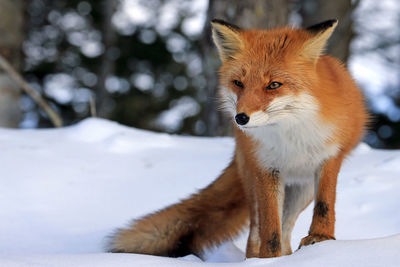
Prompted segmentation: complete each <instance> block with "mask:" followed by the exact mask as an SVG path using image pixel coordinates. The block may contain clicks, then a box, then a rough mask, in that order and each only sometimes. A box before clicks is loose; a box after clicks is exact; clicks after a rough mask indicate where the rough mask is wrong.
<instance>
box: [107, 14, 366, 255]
mask: <svg viewBox="0 0 400 267" xmlns="http://www.w3.org/2000/svg"><path fill="white" fill-rule="evenodd" d="M211 24H212V37H213V40H214V42H215V44H216V46H217V49H218V52H219V55H220V59H221V61H222V66H221V68H220V71H219V74H220V88H219V96H220V99H221V103H222V105H223V107H224V109H225V110H226V111H227V113H228V114H229V117H230V118H231V119H232V122H233V124H234V132H235V141H236V148H235V154H234V156H233V159H232V161H231V163H230V164H229V166H228V167H227V168H226V169H225V170H224V171H223V173H222V174H221V175H220V176H219V177H218V178H217V179H216V180H215V181H214V182H213V183H212V184H210V185H209V186H208V187H206V188H204V189H202V190H201V191H200V192H198V193H197V194H194V195H192V196H190V197H189V198H187V199H185V200H183V201H181V202H179V203H177V204H175V205H172V206H169V207H167V208H165V209H162V210H160V211H158V212H156V213H153V214H150V215H147V216H145V217H143V218H141V219H139V220H137V221H134V222H133V223H132V224H131V225H130V226H129V227H128V228H127V229H121V230H118V231H117V232H116V233H115V235H114V236H113V237H112V240H111V242H110V251H111V252H128V253H129V252H131V253H143V254H153V255H168V256H184V255H187V254H190V253H193V254H196V255H200V256H201V254H202V252H203V251H204V249H205V248H209V247H211V246H214V245H218V244H220V243H221V242H223V241H225V240H228V239H231V238H233V237H234V236H235V235H237V234H238V233H239V232H240V231H241V230H242V229H243V228H244V227H245V226H248V225H249V227H250V232H249V237H248V242H247V247H246V257H247V258H250V257H260V258H265V257H277V256H281V255H287V254H291V253H292V249H291V247H290V239H291V232H292V229H293V226H294V224H295V221H296V219H297V217H298V215H299V214H300V212H301V211H302V210H304V209H305V208H306V207H307V205H309V204H310V203H311V202H312V200H313V199H314V201H315V202H314V203H315V204H314V213H313V218H312V223H311V227H310V230H309V234H308V236H306V237H304V238H303V239H302V240H301V242H300V246H299V247H301V246H306V245H310V244H314V243H315V242H321V241H324V240H330V239H335V237H334V228H335V199H336V183H337V176H338V173H339V169H340V166H341V164H342V162H343V159H344V158H345V157H346V155H348V154H349V152H350V151H351V150H352V149H353V148H354V147H355V146H356V144H357V143H358V142H359V141H360V139H361V137H362V135H363V132H364V127H365V124H366V122H367V120H368V114H367V111H366V107H365V105H364V98H363V96H362V94H361V92H360V90H359V89H358V88H357V86H356V84H355V82H354V81H353V80H352V78H351V76H350V74H349V73H348V72H347V70H346V69H345V67H344V66H343V65H342V64H341V63H340V62H339V61H338V60H336V59H334V58H332V57H330V56H327V55H323V52H324V47H325V45H326V42H327V40H328V38H329V36H330V35H331V33H332V32H333V30H334V28H335V27H336V24H337V20H328V21H325V22H323V23H320V24H317V25H314V26H311V27H309V28H307V29H294V28H289V27H286V28H278V29H273V30H256V29H251V30H244V29H241V28H239V27H237V26H235V25H232V24H229V23H227V22H224V21H222V20H217V19H216V20H213V21H212V22H211Z"/></svg>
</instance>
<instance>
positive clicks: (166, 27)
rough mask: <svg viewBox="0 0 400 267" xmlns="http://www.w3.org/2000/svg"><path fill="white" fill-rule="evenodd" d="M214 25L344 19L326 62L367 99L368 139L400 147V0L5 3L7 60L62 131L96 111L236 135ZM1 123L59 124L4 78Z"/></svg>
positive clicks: (2, 47)
mask: <svg viewBox="0 0 400 267" xmlns="http://www.w3.org/2000/svg"><path fill="white" fill-rule="evenodd" d="M212 18H221V19H225V20H227V21H228V22H232V23H234V24H237V25H238V26H241V27H243V28H250V27H258V28H268V27H275V26H282V25H287V24H289V25H295V26H309V25H312V24H314V23H318V22H321V21H324V20H327V19H331V18H338V19H339V26H338V28H337V29H336V32H335V33H334V35H333V36H332V38H331V40H330V44H329V47H328V53H330V54H333V55H334V56H336V57H338V58H340V59H341V60H342V61H343V62H344V63H345V64H346V65H347V66H348V67H349V69H350V71H351V73H352V74H353V76H354V78H355V79H356V81H357V83H358V84H359V86H360V87H361V88H362V89H363V90H364V92H365V95H366V96H367V101H368V104H369V106H370V108H371V112H372V114H373V120H372V123H371V127H370V130H369V131H368V133H367V135H366V138H365V141H366V142H367V143H369V144H370V145H372V146H374V147H381V148H400V124H399V121H400V79H399V77H400V30H399V29H400V2H399V1H398V0H380V1H374V0H337V1H323V0H249V1H233V0H84V1H81V0H69V1H67V0H1V1H0V32H1V34H0V54H1V55H2V56H3V57H4V58H5V59H7V60H8V61H9V62H10V64H11V65H12V66H13V67H14V68H15V69H16V70H17V72H19V73H20V74H21V75H22V76H23V78H24V79H25V80H26V81H27V82H28V84H29V85H30V86H31V87H32V88H33V89H34V90H35V91H36V92H38V93H40V94H41V95H42V97H43V98H44V99H45V100H46V101H47V102H48V103H49V104H50V106H51V107H52V108H53V109H54V110H55V111H56V112H57V114H59V115H60V117H61V118H62V121H63V124H64V125H70V124H73V123H76V122H78V121H80V120H82V119H84V118H87V117H90V116H92V115H94V114H95V115H96V116H98V117H101V118H107V119H110V120H114V121H117V122H119V123H122V124H125V125H129V126H133V127H138V128H142V129H150V130H154V131H163V132H169V133H177V134H188V135H199V136H218V135H227V134H229V133H230V130H229V126H228V124H229V123H228V120H227V119H223V117H222V115H221V114H220V113H219V112H217V107H218V104H217V101H216V95H215V93H216V88H217V76H216V75H217V69H218V66H219V64H220V63H219V59H218V56H217V54H216V49H215V48H214V46H213V44H212V42H211V39H210V24H209V21H210V19H212ZM0 126H1V127H20V128H38V127H53V124H52V122H51V121H50V120H49V117H48V114H47V113H46V112H44V110H43V109H42V108H40V107H39V106H38V104H37V102H36V101H34V100H33V99H32V98H31V97H30V96H28V95H26V94H25V93H24V91H22V90H21V88H20V86H19V85H17V84H16V83H15V82H14V81H13V80H12V79H11V78H10V75H9V73H7V72H3V71H2V70H1V71H0Z"/></svg>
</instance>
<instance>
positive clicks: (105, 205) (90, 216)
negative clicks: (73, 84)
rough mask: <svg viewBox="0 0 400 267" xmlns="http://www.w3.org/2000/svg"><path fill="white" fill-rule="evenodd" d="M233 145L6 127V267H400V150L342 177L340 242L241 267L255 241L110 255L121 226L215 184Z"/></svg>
mask: <svg viewBox="0 0 400 267" xmlns="http://www.w3.org/2000/svg"><path fill="white" fill-rule="evenodd" d="M233 148H234V142H233V140H232V139H231V138H199V137H183V136H174V135H167V134H159V133H152V132H147V131H143V130H138V129H133V128H128V127H125V126H121V125H119V124H117V123H114V122H110V121H106V120H101V119H87V120H85V121H83V122H81V123H79V124H77V125H74V126H71V127H66V128H62V129H51V130H10V129H0V151H1V153H0V162H1V168H0V218H1V220H0V266H98V267H102V266H159V265H162V266H204V265H207V266H216V265H218V266H220V265H221V264H222V265H224V266H261V265H263V266H264V265H265V266H308V267H310V266H311V267H312V266H400V254H399V249H398V248H400V234H399V233H400V213H399V212H398V207H399V203H400V194H399V193H398V192H399V191H400V151H397V150H391V151H388V150H375V149H372V148H370V147H368V146H367V145H365V144H361V145H360V146H359V147H358V148H357V149H356V150H355V151H354V152H353V154H352V155H351V156H350V157H349V158H348V159H347V161H346V162H345V163H344V166H343V168H342V170H341V173H340V176H339V183H338V189H337V208H336V211H337V223H336V238H337V240H336V241H326V242H323V243H318V244H315V245H312V246H309V247H305V248H302V249H300V250H298V251H296V252H295V253H294V254H292V255H290V256H285V257H280V258H273V259H247V260H244V246H245V242H246V232H244V233H243V234H242V235H241V236H240V237H238V238H237V239H236V240H235V241H234V242H226V243H225V244H223V245H222V246H220V247H218V248H215V249H210V250H209V251H207V253H206V255H205V259H206V262H203V261H202V260H201V259H199V258H197V257H195V256H193V255H189V256H186V257H183V258H179V259H174V258H166V257H156V256H148V255H137V254H111V253H105V252H104V246H105V244H106V241H107V236H109V235H110V234H111V233H112V232H113V230H114V229H116V228H117V227H122V226H124V225H126V224H127V223H128V222H129V221H130V220H131V219H133V218H137V217H140V216H142V215H145V214H147V213H149V212H152V211H155V210H157V209H160V208H162V207H164V206H166V205H169V204H172V203H174V202H176V201H178V200H179V199H182V198H184V197H186V196H188V195H189V194H191V193H193V192H194V191H196V190H198V189H200V188H202V187H204V186H206V185H207V184H209V183H210V182H211V181H212V180H213V179H215V178H216V177H217V176H218V174H219V173H220V172H221V171H222V170H223V169H224V167H225V166H226V165H227V164H228V162H229V160H230V158H231V157H232V153H233ZM311 215H312V206H309V207H308V208H307V209H306V210H305V211H304V212H303V213H302V214H301V216H300V218H299V219H298V221H297V223H296V226H295V229H294V232H293V238H292V246H293V248H297V246H298V243H299V240H300V239H301V238H302V237H303V236H305V234H306V233H307V231H308V227H309V225H310V221H311ZM221 262H229V263H225V264H223V263H221Z"/></svg>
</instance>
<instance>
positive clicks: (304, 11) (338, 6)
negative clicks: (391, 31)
mask: <svg viewBox="0 0 400 267" xmlns="http://www.w3.org/2000/svg"><path fill="white" fill-rule="evenodd" d="M358 2H359V1H352V0H336V1H325V0H302V1H299V4H300V5H301V6H300V14H301V16H302V19H303V22H302V24H303V26H304V27H307V26H311V25H313V24H316V23H319V22H322V21H325V20H328V19H333V18H336V19H338V20H339V24H338V26H337V28H336V29H335V32H334V33H333V35H332V36H331V38H330V39H329V42H328V50H327V52H328V54H330V55H333V56H334V57H336V58H338V59H340V60H341V61H342V62H344V63H346V62H347V59H348V58H349V55H350V42H351V40H352V38H353V37H354V32H353V28H352V26H353V19H352V14H353V10H354V9H355V8H356V6H357V5H358Z"/></svg>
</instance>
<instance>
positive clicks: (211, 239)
mask: <svg viewBox="0 0 400 267" xmlns="http://www.w3.org/2000/svg"><path fill="white" fill-rule="evenodd" d="M248 218H249V211H248V204H247V203H246V199H245V194H244V190H243V186H242V184H241V182H240V179H239V177H238V175H237V169H236V164H234V162H232V163H231V165H230V166H229V167H228V168H226V169H225V171H224V172H223V173H222V174H221V176H220V177H218V178H217V179H216V180H215V181H214V182H213V183H212V184H210V185H209V186H208V187H206V188H204V189H202V190H201V191H200V192H199V193H196V194H193V195H192V196H190V197H189V198H188V199H185V200H183V201H181V202H179V203H177V204H174V205H172V206H169V207H167V208H165V209H162V210H160V211H158V212H156V213H153V214H150V215H147V216H145V217H143V218H141V219H139V220H137V221H134V222H133V223H132V224H131V225H130V226H129V227H128V228H127V229H121V230H118V231H117V232H116V233H115V235H114V236H113V237H112V239H111V242H110V244H109V250H110V251H111V252H124V253H141V254H151V255H160V256H171V257H180V256H184V255H187V254H191V253H193V254H196V255H200V254H201V252H202V251H203V250H204V249H205V248H208V247H211V246H213V245H217V244H220V243H221V242H223V241H225V240H227V239H231V238H232V237H234V236H236V235H237V234H238V233H239V232H240V231H241V229H243V227H244V226H245V224H246V222H247V221H248Z"/></svg>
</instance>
